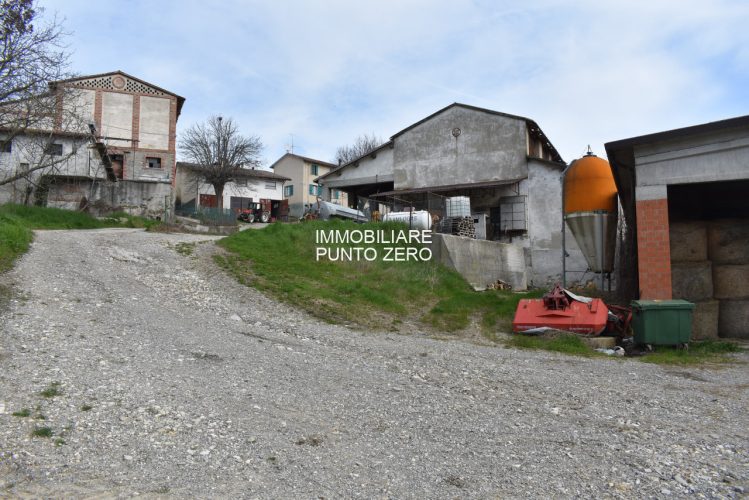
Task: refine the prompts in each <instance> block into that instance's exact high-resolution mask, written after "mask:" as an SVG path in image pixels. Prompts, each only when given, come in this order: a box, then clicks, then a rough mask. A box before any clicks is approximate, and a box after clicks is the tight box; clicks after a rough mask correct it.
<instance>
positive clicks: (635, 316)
mask: <svg viewBox="0 0 749 500" xmlns="http://www.w3.org/2000/svg"><path fill="white" fill-rule="evenodd" d="M631 305H632V330H633V331H634V334H635V343H637V344H649V345H680V344H687V343H689V340H690V339H691V337H692V311H693V310H694V304H692V303H691V302H687V301H686V300H633V301H632V304H631Z"/></svg>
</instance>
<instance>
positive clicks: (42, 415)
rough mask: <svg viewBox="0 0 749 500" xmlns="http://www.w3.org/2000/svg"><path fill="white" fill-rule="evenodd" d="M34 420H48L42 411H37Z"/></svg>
mask: <svg viewBox="0 0 749 500" xmlns="http://www.w3.org/2000/svg"><path fill="white" fill-rule="evenodd" d="M34 420H47V417H46V416H45V415H44V414H42V413H37V414H36V415H34Z"/></svg>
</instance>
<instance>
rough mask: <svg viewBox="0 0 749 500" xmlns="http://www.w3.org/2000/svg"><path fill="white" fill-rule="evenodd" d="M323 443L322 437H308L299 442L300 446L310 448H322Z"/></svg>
mask: <svg viewBox="0 0 749 500" xmlns="http://www.w3.org/2000/svg"><path fill="white" fill-rule="evenodd" d="M322 442H323V438H322V437H320V436H308V437H303V438H301V439H299V440H297V442H296V444H297V445H298V446H302V445H305V444H306V445H309V446H320V445H321V444H322Z"/></svg>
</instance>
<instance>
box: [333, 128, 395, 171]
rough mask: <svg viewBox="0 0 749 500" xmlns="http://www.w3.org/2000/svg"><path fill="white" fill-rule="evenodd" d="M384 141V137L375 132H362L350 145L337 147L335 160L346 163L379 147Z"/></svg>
mask: <svg viewBox="0 0 749 500" xmlns="http://www.w3.org/2000/svg"><path fill="white" fill-rule="evenodd" d="M383 142H384V141H383V140H382V139H380V138H379V137H377V136H376V135H374V134H372V135H368V134H362V135H360V136H359V137H357V138H356V139H355V140H354V143H353V144H351V145H350V146H341V147H339V148H338V149H336V152H335V159H334V162H340V163H341V165H345V164H346V163H349V162H352V161H354V160H356V159H357V158H361V157H362V156H364V155H366V154H367V153H369V152H370V151H373V150H375V149H377V148H378V147H379V146H381V145H382V143H383Z"/></svg>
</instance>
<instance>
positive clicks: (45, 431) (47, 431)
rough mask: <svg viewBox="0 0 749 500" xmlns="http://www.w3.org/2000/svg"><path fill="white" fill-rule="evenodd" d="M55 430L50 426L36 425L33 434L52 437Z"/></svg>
mask: <svg viewBox="0 0 749 500" xmlns="http://www.w3.org/2000/svg"><path fill="white" fill-rule="evenodd" d="M53 434H54V432H52V429H51V428H49V427H35V428H34V430H33V431H31V435H32V436H34V437H46V438H48V437H52V435H53Z"/></svg>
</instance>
